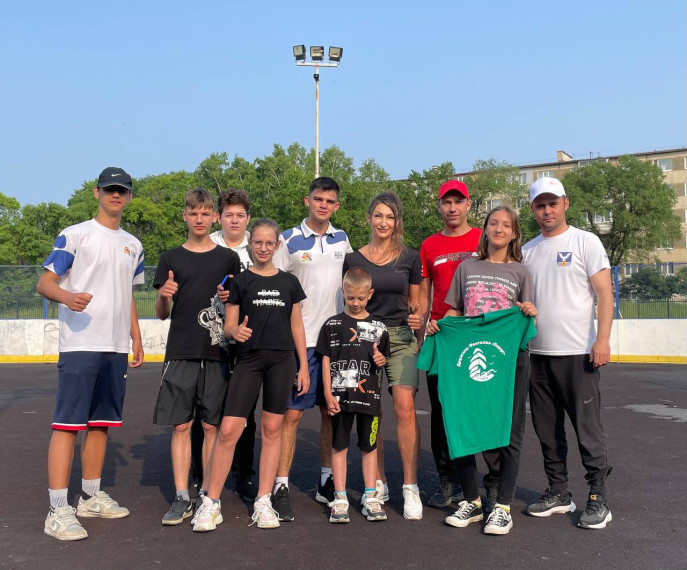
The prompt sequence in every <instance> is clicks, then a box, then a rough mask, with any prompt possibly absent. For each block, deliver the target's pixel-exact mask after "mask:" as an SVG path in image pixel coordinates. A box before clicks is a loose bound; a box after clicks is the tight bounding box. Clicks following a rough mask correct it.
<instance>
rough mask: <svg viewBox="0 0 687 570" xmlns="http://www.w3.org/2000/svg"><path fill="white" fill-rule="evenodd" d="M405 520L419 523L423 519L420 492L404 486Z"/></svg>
mask: <svg viewBox="0 0 687 570" xmlns="http://www.w3.org/2000/svg"><path fill="white" fill-rule="evenodd" d="M403 518H405V519H408V520H410V521H419V520H420V519H421V518H422V501H421V500H420V491H416V490H415V489H412V488H411V487H409V486H408V485H403Z"/></svg>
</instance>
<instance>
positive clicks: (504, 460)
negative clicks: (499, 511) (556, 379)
mask: <svg viewBox="0 0 687 570" xmlns="http://www.w3.org/2000/svg"><path fill="white" fill-rule="evenodd" d="M529 384H530V355H529V353H528V352H524V351H520V352H519V353H518V362H517V366H516V368H515V386H514V389H513V421H512V424H511V428H510V443H509V444H508V445H506V446H505V447H499V448H498V449H490V450H488V451H484V452H483V453H482V455H483V456H484V460H485V461H486V463H487V466H488V468H489V474H488V475H487V476H485V478H484V479H485V484H487V481H493V482H496V481H498V491H499V494H498V497H497V499H496V500H497V502H498V503H499V504H502V505H510V504H511V502H512V501H513V496H514V495H515V484H516V482H517V479H518V471H519V470H520V451H521V449H522V441H523V436H524V433H525V417H526V402H527V392H528V389H529ZM455 464H456V468H457V470H458V480H459V481H460V486H461V487H462V488H463V494H464V495H465V499H466V500H468V501H472V500H474V499H476V498H477V497H479V488H478V486H477V462H476V461H475V456H474V455H466V456H465V457H458V458H457V459H456V460H455Z"/></svg>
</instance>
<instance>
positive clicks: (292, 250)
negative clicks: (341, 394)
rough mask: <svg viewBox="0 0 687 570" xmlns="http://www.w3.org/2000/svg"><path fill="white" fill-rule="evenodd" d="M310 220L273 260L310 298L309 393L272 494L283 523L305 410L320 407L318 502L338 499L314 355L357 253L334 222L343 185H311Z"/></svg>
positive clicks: (324, 180)
mask: <svg viewBox="0 0 687 570" xmlns="http://www.w3.org/2000/svg"><path fill="white" fill-rule="evenodd" d="M305 205H306V206H307V207H308V210H309V213H308V217H307V218H305V219H304V220H303V222H302V223H301V224H300V225H299V226H296V227H295V228H291V229H290V230H286V231H285V232H283V233H282V235H281V236H280V238H279V241H280V242H282V245H281V246H280V247H279V248H278V249H277V252H276V253H275V256H274V265H275V266H276V267H278V268H279V269H281V270H282V271H287V272H289V273H292V274H293V275H295V276H296V277H298V280H299V281H300V284H301V287H302V288H303V291H305V294H306V295H307V299H306V300H305V301H303V302H302V303H301V305H302V311H303V324H304V325H305V340H306V346H307V347H308V364H309V368H310V370H309V372H310V390H309V391H308V393H307V394H304V395H303V396H298V395H297V390H296V389H294V390H292V393H291V398H290V400H289V404H288V409H287V410H286V414H285V416H284V425H283V427H282V448H281V457H280V459H279V469H278V470H277V479H276V482H275V487H274V493H273V505H274V509H275V510H276V511H277V513H279V520H284V521H292V520H293V509H292V506H291V497H290V495H289V471H290V470H291V463H292V462H293V456H294V453H295V450H296V433H297V430H298V424H299V423H300V421H301V418H302V417H303V412H304V411H305V410H306V409H307V408H312V407H314V406H315V405H317V406H319V407H320V415H321V418H322V423H321V428H320V463H321V467H322V469H321V475H320V481H319V484H318V488H317V495H316V497H315V498H316V499H317V500H318V501H320V502H322V503H330V502H332V501H333V500H334V480H333V478H332V469H331V466H332V463H331V461H332V455H331V449H332V423H331V418H330V417H329V413H328V411H327V405H326V402H325V400H324V394H323V392H322V356H321V355H320V354H318V353H317V352H316V351H315V347H316V346H317V339H318V337H319V334H320V329H321V328H322V325H323V324H324V321H325V320H327V319H328V318H329V317H331V316H332V315H335V314H337V313H338V312H340V310H339V308H337V295H339V294H340V287H341V272H342V269H343V262H344V257H345V256H346V254H347V253H349V252H351V251H353V250H352V248H351V244H350V243H349V242H348V236H347V235H346V232H344V231H343V230H338V229H336V228H335V227H334V226H332V224H331V223H330V221H329V220H330V219H331V217H332V215H333V214H334V212H336V211H337V210H338V209H339V185H338V184H337V183H336V181H335V180H333V179H332V178H328V177H326V176H322V177H320V178H316V179H315V180H313V181H312V183H311V184H310V192H309V193H308V196H307V197H306V198H305Z"/></svg>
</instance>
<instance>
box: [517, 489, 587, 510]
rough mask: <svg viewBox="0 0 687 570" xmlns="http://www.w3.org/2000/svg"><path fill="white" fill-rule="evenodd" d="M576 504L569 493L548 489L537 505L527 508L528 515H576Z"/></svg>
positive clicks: (533, 504)
mask: <svg viewBox="0 0 687 570" xmlns="http://www.w3.org/2000/svg"><path fill="white" fill-rule="evenodd" d="M574 512H575V503H573V501H572V495H571V494H570V493H568V492H565V493H556V492H555V491H554V490H553V489H551V488H549V489H547V490H546V491H545V492H544V494H543V495H542V496H541V497H539V500H538V501H537V502H536V503H532V504H531V505H529V506H528V507H527V514H528V515H530V516H532V517H550V516H551V515H554V514H565V513H574Z"/></svg>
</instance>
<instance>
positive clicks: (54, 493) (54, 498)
mask: <svg viewBox="0 0 687 570" xmlns="http://www.w3.org/2000/svg"><path fill="white" fill-rule="evenodd" d="M48 495H50V508H51V509H53V510H54V509H57V508H58V507H68V506H69V503H68V502H67V489H48Z"/></svg>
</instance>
